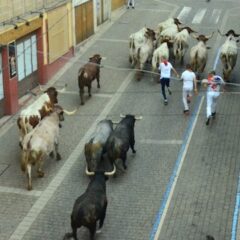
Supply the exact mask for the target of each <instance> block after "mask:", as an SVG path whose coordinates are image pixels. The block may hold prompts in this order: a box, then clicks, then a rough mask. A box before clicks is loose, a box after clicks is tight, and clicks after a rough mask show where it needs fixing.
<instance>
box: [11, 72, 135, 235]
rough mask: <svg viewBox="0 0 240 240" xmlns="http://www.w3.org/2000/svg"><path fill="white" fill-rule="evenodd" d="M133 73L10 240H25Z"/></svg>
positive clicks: (132, 74)
mask: <svg viewBox="0 0 240 240" xmlns="http://www.w3.org/2000/svg"><path fill="white" fill-rule="evenodd" d="M134 74H135V73H133V72H131V73H129V74H128V76H127V77H126V78H125V79H124V81H123V83H122V84H121V86H120V87H119V89H118V90H117V91H116V92H117V93H116V94H114V96H113V98H112V99H111V100H110V101H109V102H108V104H107V105H106V106H105V108H104V109H103V111H102V112H101V113H100V115H99V116H98V117H97V119H96V121H95V122H94V123H93V124H92V126H91V127H90V128H89V130H88V131H87V132H86V134H85V135H84V137H83V138H82V139H81V141H80V142H79V144H78V145H77V147H76V148H75V149H74V151H73V152H72V154H71V155H70V156H69V158H68V159H67V160H66V161H65V163H64V165H63V166H62V168H61V169H60V170H59V172H58V173H57V175H56V176H55V177H54V178H53V180H52V181H51V182H50V184H49V185H48V186H47V188H46V189H45V190H44V191H43V193H42V194H41V196H40V197H39V198H38V200H37V201H36V202H35V203H34V205H33V206H32V208H31V209H30V211H29V212H28V214H27V215H26V216H25V217H24V218H23V220H22V222H20V224H19V225H18V226H17V228H16V229H15V231H14V232H13V234H12V235H11V237H10V238H9V240H21V239H23V237H24V235H25V234H26V232H27V231H28V230H29V228H30V227H31V225H32V223H33V222H34V221H35V220H36V219H37V217H38V215H39V214H40V212H41V211H42V210H43V209H44V207H45V206H46V204H47V203H48V201H49V200H50V199H51V197H52V196H53V194H54V193H55V191H56V189H57V188H58V187H59V186H60V185H61V183H62V182H63V180H64V178H65V177H66V175H67V174H68V172H69V171H70V170H71V168H72V166H73V165H74V164H75V162H77V161H78V159H79V155H80V154H81V152H82V150H83V147H84V144H85V143H86V141H87V140H88V139H89V138H90V136H91V135H92V134H93V132H94V130H95V128H96V124H97V123H98V122H99V121H100V120H102V119H104V118H106V117H107V115H108V113H109V112H110V111H111V110H112V108H113V107H114V105H115V104H116V102H117V101H118V100H119V98H120V97H121V96H122V94H121V93H123V92H124V90H125V89H126V88H127V87H128V85H129V83H130V82H131V80H132V79H133V77H134Z"/></svg>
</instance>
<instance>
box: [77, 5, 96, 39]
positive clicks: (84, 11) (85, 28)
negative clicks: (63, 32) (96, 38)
mask: <svg viewBox="0 0 240 240" xmlns="http://www.w3.org/2000/svg"><path fill="white" fill-rule="evenodd" d="M75 31H76V44H79V43H80V42H82V41H83V40H85V39H87V38H88V37H90V36H91V35H92V34H93V31H94V24H93V2H92V1H89V2H86V3H84V4H81V5H79V6H77V7H75Z"/></svg>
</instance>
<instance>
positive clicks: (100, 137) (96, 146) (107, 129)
mask: <svg viewBox="0 0 240 240" xmlns="http://www.w3.org/2000/svg"><path fill="white" fill-rule="evenodd" d="M112 131H113V123H112V121H111V120H107V119H104V120H102V121H100V122H99V123H98V124H97V126H96V129H95V131H94V133H93V135H92V136H91V139H90V141H89V142H88V143H86V144H85V147H84V153H85V158H86V162H87V170H88V171H90V172H95V171H96V170H99V169H101V168H102V167H103V166H102V165H103V157H102V154H103V152H104V151H105V150H104V148H105V144H106V142H107V139H108V137H109V136H110V134H111V132H112ZM104 169H105V168H104ZM105 170H106V169H105Z"/></svg>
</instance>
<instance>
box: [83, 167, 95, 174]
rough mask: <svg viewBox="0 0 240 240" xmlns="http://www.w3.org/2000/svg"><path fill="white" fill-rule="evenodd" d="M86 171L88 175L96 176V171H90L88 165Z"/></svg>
mask: <svg viewBox="0 0 240 240" xmlns="http://www.w3.org/2000/svg"><path fill="white" fill-rule="evenodd" d="M85 173H86V174H87V175H88V176H94V175H95V172H89V171H88V167H87V166H86V169H85Z"/></svg>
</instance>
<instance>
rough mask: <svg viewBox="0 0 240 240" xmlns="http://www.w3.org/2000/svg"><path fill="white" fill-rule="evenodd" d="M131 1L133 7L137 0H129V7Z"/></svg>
mask: <svg viewBox="0 0 240 240" xmlns="http://www.w3.org/2000/svg"><path fill="white" fill-rule="evenodd" d="M130 3H132V7H134V4H135V0H128V4H127V5H128V7H130Z"/></svg>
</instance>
